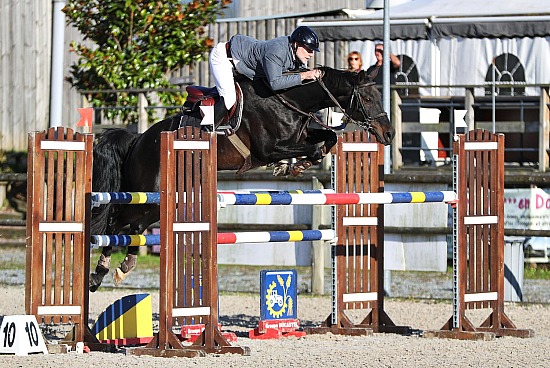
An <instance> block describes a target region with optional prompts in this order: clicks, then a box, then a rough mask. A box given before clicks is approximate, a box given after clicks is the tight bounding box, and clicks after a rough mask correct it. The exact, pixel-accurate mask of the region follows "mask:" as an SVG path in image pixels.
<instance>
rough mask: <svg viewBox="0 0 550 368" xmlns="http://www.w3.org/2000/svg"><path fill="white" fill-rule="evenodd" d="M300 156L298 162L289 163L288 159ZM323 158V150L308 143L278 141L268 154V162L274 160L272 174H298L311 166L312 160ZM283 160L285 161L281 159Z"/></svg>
mask: <svg viewBox="0 0 550 368" xmlns="http://www.w3.org/2000/svg"><path fill="white" fill-rule="evenodd" d="M293 158H300V160H299V161H298V162H296V163H295V164H293V165H291V164H290V163H289V162H288V159H293ZM322 158H323V150H322V149H321V147H319V146H318V145H317V144H310V143H307V142H306V143H292V144H288V145H287V144H284V143H280V144H278V145H276V146H275V149H274V150H273V152H272V154H271V155H269V160H268V161H269V162H276V164H275V168H274V170H273V175H274V176H287V175H292V176H298V175H300V174H301V173H302V172H304V171H305V170H307V169H308V168H310V167H311V165H312V162H317V161H320V160H321V159H322ZM282 160H285V161H282Z"/></svg>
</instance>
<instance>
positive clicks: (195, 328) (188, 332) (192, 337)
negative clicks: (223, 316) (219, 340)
mask: <svg viewBox="0 0 550 368" xmlns="http://www.w3.org/2000/svg"><path fill="white" fill-rule="evenodd" d="M218 329H219V330H221V329H222V325H221V324H218ZM203 331H204V324H202V323H200V324H196V325H185V326H181V333H180V339H181V340H182V341H186V342H191V343H193V342H195V341H196V340H197V339H198V338H199V336H200V335H201V334H202V332H203ZM222 336H223V337H225V339H226V340H227V341H228V342H237V335H236V334H235V333H233V332H222Z"/></svg>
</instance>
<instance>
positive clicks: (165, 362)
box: [0, 286, 550, 368]
mask: <svg viewBox="0 0 550 368" xmlns="http://www.w3.org/2000/svg"><path fill="white" fill-rule="evenodd" d="M135 292H136V291H135V290H125V289H117V290H107V291H103V292H97V293H95V294H92V296H91V298H90V316H97V315H99V313H100V312H101V311H103V310H104V309H105V308H106V307H107V306H108V305H109V304H110V303H112V302H113V301H114V300H116V299H118V298H120V297H121V296H122V295H127V294H131V293H135ZM152 296H153V311H157V310H158V293H157V292H152ZM385 309H386V311H387V313H388V315H389V316H390V318H392V320H393V321H394V322H395V323H396V325H399V326H410V327H412V328H414V329H418V330H437V329H439V328H441V327H442V326H443V324H444V323H445V322H446V321H447V320H448V319H449V318H450V316H451V313H452V308H451V304H450V302H449V301H433V300H416V301H415V300H401V299H395V298H388V299H386V302H385ZM505 310H506V313H507V314H508V316H509V317H510V318H511V320H512V321H513V322H514V323H515V324H516V325H517V326H518V327H519V328H530V329H533V330H534V332H535V337H533V338H529V339H519V338H511V337H503V338H498V339H496V340H493V341H459V340H446V339H427V338H422V337H419V336H400V335H394V334H374V336H370V337H351V336H336V335H332V334H327V335H309V336H306V337H304V338H301V339H296V338H293V337H292V338H284V339H281V340H267V341H261V340H251V339H249V338H248V337H246V336H247V334H248V330H250V329H252V328H254V327H256V325H257V321H258V316H259V299H258V296H257V295H251V294H225V293H224V294H222V295H221V297H220V313H221V317H220V322H221V323H222V326H223V329H224V330H226V331H232V332H235V333H236V334H237V335H238V336H239V338H238V342H237V344H238V345H240V346H248V347H250V350H251V354H250V356H240V355H233V354H222V355H209V356H207V357H201V358H152V357H134V356H127V355H125V354H123V352H121V353H115V354H109V353H97V352H92V353H89V354H81V355H79V354H76V353H69V354H55V355H48V356H43V355H41V354H40V355H31V356H28V357H16V356H10V355H0V366H1V367H75V368H82V367H87V366H95V367H106V366H111V367H113V366H133V367H143V368H145V367H178V368H182V367H196V366H200V367H212V368H214V367H216V368H218V367H253V366H254V367H259V366H261V367H281V366H300V367H318V366H320V365H321V366H324V367H352V366H353V367H367V366H368V367H425V366H426V367H427V366H433V365H434V364H437V365H438V366H442V367H457V366H459V367H462V366H470V367H548V366H550V358H549V354H548V349H549V347H550V305H548V304H546V305H543V304H525V303H517V304H515V303H507V304H506V308H505ZM0 311H1V314H3V315H11V314H21V313H24V290H23V287H22V286H2V287H1V288H0ZM329 311H330V300H329V298H328V297H311V296H299V300H298V316H299V319H300V321H301V324H302V325H303V326H316V325H318V324H319V323H320V322H321V321H322V320H324V319H325V318H326V317H327V316H328V314H329ZM474 312H476V313H472V314H471V316H470V317H471V319H472V321H474V322H476V323H478V324H479V322H478V321H481V318H483V317H484V316H485V315H486V313H487V312H486V311H474ZM479 312H483V313H479ZM364 313H365V314H362V315H356V318H357V316H358V317H364V316H365V315H366V312H364ZM354 314H355V313H354Z"/></svg>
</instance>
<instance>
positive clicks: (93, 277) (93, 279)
mask: <svg viewBox="0 0 550 368" xmlns="http://www.w3.org/2000/svg"><path fill="white" fill-rule="evenodd" d="M101 281H103V276H101V275H98V274H97V273H95V272H94V273H91V274H90V282H89V283H88V286H89V288H90V291H91V292H92V293H93V292H95V291H96V290H97V289H98V288H99V285H101Z"/></svg>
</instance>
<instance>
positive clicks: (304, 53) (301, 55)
mask: <svg viewBox="0 0 550 368" xmlns="http://www.w3.org/2000/svg"><path fill="white" fill-rule="evenodd" d="M296 57H297V58H298V60H300V62H301V63H302V64H306V65H307V62H308V60H309V59H311V58H312V57H313V50H311V49H310V48H309V47H306V46H304V45H300V44H298V47H297V48H296Z"/></svg>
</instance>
